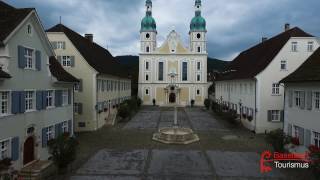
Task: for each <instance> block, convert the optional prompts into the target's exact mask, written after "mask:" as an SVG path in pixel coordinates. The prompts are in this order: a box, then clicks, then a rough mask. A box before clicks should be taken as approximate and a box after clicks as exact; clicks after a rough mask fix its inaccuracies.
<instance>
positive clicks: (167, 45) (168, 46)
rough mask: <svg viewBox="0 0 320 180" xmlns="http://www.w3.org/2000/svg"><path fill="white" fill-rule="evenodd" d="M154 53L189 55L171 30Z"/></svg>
mask: <svg viewBox="0 0 320 180" xmlns="http://www.w3.org/2000/svg"><path fill="white" fill-rule="evenodd" d="M155 53H161V54H185V53H190V51H189V50H188V49H187V48H185V47H184V46H183V43H182V41H181V39H180V36H179V34H178V33H177V32H176V31H175V30H172V31H171V32H170V33H169V35H168V36H167V39H166V40H165V42H164V43H163V44H162V45H161V46H160V47H159V48H157V49H156V51H155Z"/></svg>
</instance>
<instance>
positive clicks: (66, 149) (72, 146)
mask: <svg viewBox="0 0 320 180" xmlns="http://www.w3.org/2000/svg"><path fill="white" fill-rule="evenodd" d="M77 145H78V142H77V141H76V139H75V138H73V137H70V136H69V133H63V134H61V135H59V136H58V137H57V138H56V139H52V140H50V141H49V142H48V148H49V153H50V154H51V155H52V160H53V162H54V163H55V165H56V166H57V167H58V169H59V170H60V172H63V170H66V169H67V167H68V165H69V164H70V163H71V162H72V161H74V160H75V158H76V150H77V149H76V148H77Z"/></svg>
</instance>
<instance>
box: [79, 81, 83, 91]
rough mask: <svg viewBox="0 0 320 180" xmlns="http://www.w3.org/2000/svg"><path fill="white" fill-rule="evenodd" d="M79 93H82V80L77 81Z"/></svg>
mask: <svg viewBox="0 0 320 180" xmlns="http://www.w3.org/2000/svg"><path fill="white" fill-rule="evenodd" d="M79 81H80V82H79V92H82V90H83V80H82V79H79Z"/></svg>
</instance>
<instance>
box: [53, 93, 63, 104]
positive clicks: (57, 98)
mask: <svg viewBox="0 0 320 180" xmlns="http://www.w3.org/2000/svg"><path fill="white" fill-rule="evenodd" d="M54 94H55V95H54V97H55V101H54V103H55V106H56V107H61V105H62V91H61V90H56V91H55V93H54Z"/></svg>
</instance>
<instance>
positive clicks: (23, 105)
mask: <svg viewBox="0 0 320 180" xmlns="http://www.w3.org/2000/svg"><path fill="white" fill-rule="evenodd" d="M25 100H26V92H24V91H21V92H20V113H24V112H25V111H26V102H25Z"/></svg>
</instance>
